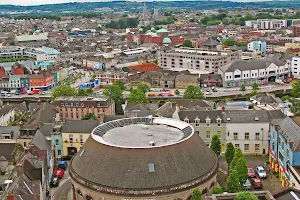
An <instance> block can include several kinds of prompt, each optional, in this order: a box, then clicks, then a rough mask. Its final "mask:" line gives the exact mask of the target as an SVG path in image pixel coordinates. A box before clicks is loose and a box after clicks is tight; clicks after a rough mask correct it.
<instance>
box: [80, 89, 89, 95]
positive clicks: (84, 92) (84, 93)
mask: <svg viewBox="0 0 300 200" xmlns="http://www.w3.org/2000/svg"><path fill="white" fill-rule="evenodd" d="M77 96H89V94H88V93H87V90H85V89H82V88H79V89H78V90H77Z"/></svg>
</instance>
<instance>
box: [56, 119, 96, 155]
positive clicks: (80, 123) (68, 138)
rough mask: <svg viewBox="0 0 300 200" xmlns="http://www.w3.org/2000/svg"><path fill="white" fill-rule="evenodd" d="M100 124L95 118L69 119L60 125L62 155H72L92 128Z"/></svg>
mask: <svg viewBox="0 0 300 200" xmlns="http://www.w3.org/2000/svg"><path fill="white" fill-rule="evenodd" d="M99 124H100V122H99V121H97V120H71V121H66V122H65V123H64V124H63V126H62V131H61V137H62V144H63V155H64V156H67V155H74V154H75V153H77V152H78V151H79V150H80V148H81V147H82V145H83V144H84V142H85V141H86V140H87V139H88V137H89V136H90V134H91V132H92V130H93V129H94V128H95V127H96V126H98V125H99Z"/></svg>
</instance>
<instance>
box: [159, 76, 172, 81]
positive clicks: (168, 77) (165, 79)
mask: <svg viewBox="0 0 300 200" xmlns="http://www.w3.org/2000/svg"><path fill="white" fill-rule="evenodd" d="M175 78H176V77H175V76H174V75H162V76H161V77H160V81H174V80H175Z"/></svg>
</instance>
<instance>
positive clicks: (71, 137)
mask: <svg viewBox="0 0 300 200" xmlns="http://www.w3.org/2000/svg"><path fill="white" fill-rule="evenodd" d="M69 139H70V143H72V142H73V135H72V134H70V135H69Z"/></svg>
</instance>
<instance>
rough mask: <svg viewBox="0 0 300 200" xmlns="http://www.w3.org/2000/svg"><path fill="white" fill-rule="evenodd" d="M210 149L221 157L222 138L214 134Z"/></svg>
mask: <svg viewBox="0 0 300 200" xmlns="http://www.w3.org/2000/svg"><path fill="white" fill-rule="evenodd" d="M210 148H211V150H213V151H214V152H215V154H216V155H217V156H219V155H220V153H221V141H220V138H219V136H218V134H214V135H213V137H212V139H211V142H210Z"/></svg>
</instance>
